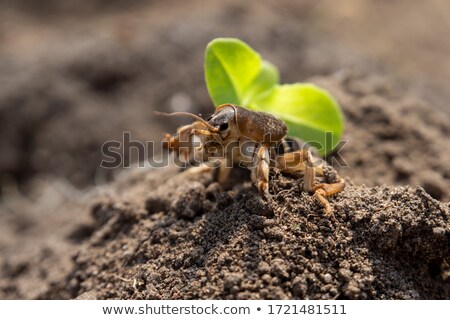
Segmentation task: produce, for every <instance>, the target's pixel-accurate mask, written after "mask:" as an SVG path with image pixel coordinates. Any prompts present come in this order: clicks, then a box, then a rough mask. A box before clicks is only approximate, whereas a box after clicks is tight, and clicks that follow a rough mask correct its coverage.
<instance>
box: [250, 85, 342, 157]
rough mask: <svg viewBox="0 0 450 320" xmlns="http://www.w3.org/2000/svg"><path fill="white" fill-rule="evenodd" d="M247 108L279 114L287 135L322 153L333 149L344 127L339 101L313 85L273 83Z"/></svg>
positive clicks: (324, 153)
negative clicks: (274, 84)
mask: <svg viewBox="0 0 450 320" xmlns="http://www.w3.org/2000/svg"><path fill="white" fill-rule="evenodd" d="M250 108H251V109H254V110H257V111H265V112H269V113H272V114H274V115H276V116H278V117H279V118H280V119H282V120H283V121H284V122H286V124H287V126H288V134H289V135H290V136H293V137H298V138H300V139H302V140H303V141H305V142H309V143H311V144H312V145H313V146H315V147H316V148H317V149H318V150H319V152H320V153H321V154H322V155H326V154H327V153H329V152H331V151H332V150H333V149H334V147H335V146H336V145H337V144H338V142H339V139H340V137H341V135H342V132H343V130H344V119H343V115H342V112H341V110H340V107H339V105H338V103H337V102H336V101H335V100H334V99H333V97H332V96H331V95H330V94H329V93H328V92H327V91H326V90H324V89H321V88H319V87H317V86H315V85H313V84H300V83H296V84H285V85H277V86H274V87H273V88H272V89H271V90H269V91H266V92H264V93H262V94H260V95H259V96H257V97H255V98H254V99H252V101H251V104H250Z"/></svg>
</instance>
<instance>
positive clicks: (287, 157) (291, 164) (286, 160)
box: [275, 150, 345, 215]
mask: <svg viewBox="0 0 450 320" xmlns="http://www.w3.org/2000/svg"><path fill="white" fill-rule="evenodd" d="M324 164H325V162H324V161H323V160H321V159H318V158H314V157H313V156H312V155H311V153H310V152H309V151H308V150H298V151H294V152H291V153H287V154H284V155H280V156H277V158H276V163H275V167H276V168H278V169H279V170H281V171H282V172H290V173H293V172H299V171H304V178H303V185H302V189H303V190H304V191H306V192H310V193H313V194H314V197H316V198H317V199H318V200H319V201H320V203H321V204H322V205H323V207H324V210H325V213H326V214H328V215H330V214H332V209H331V206H330V203H329V202H328V200H327V199H326V197H327V196H331V195H333V194H336V193H338V192H340V191H342V190H344V187H345V180H344V179H342V178H340V177H339V176H338V179H339V182H336V183H331V184H328V183H321V184H315V176H316V174H317V175H319V176H323V174H324V172H323V167H324Z"/></svg>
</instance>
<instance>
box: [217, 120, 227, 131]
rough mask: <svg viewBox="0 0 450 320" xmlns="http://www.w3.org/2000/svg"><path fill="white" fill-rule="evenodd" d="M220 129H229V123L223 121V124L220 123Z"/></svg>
mask: <svg viewBox="0 0 450 320" xmlns="http://www.w3.org/2000/svg"><path fill="white" fill-rule="evenodd" d="M219 129H220V130H222V131H223V130H227V129H228V123H227V122H225V123H222V124H221V125H220V127H219Z"/></svg>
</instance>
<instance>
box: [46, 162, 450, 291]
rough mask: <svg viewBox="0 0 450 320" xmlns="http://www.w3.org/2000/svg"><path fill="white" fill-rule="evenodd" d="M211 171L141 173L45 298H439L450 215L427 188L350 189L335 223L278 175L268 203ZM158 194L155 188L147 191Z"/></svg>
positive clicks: (103, 208)
mask: <svg viewBox="0 0 450 320" xmlns="http://www.w3.org/2000/svg"><path fill="white" fill-rule="evenodd" d="M212 176H213V175H212V174H211V173H210V172H201V170H200V169H198V168H194V169H189V170H187V171H185V172H182V173H177V170H176V169H165V170H161V171H154V170H150V171H148V172H146V173H144V172H138V173H137V174H136V175H134V177H131V178H128V179H127V180H125V181H123V182H121V183H119V184H118V185H117V186H116V191H117V194H118V197H109V198H105V199H103V200H101V201H99V202H98V203H97V204H96V205H95V206H94V208H93V210H92V214H93V216H94V217H95V220H96V223H97V225H98V226H99V227H98V228H97V230H96V232H95V233H94V234H93V236H92V237H91V238H90V239H88V241H87V242H86V243H84V244H83V245H82V247H81V249H80V250H79V252H78V253H77V254H76V256H75V257H74V269H73V272H71V273H70V274H69V275H68V276H67V278H66V279H65V281H64V282H63V283H60V284H58V286H57V287H58V288H64V289H59V290H56V288H53V289H52V290H50V291H49V292H48V294H47V295H44V297H45V298H75V297H80V295H81V297H80V298H83V297H88V298H98V299H111V298H120V299H130V298H131V299H141V298H144V299H180V298H182V299H211V298H215V299H224V298H226V299H290V298H301V299H337V298H339V299H340V298H342V299H345V298H352V299H358V298H359V299H367V298H379V299H412V298H414V299H445V298H448V297H449V296H450V291H449V289H450V286H449V282H448V274H449V269H448V265H446V262H445V259H448V257H449V255H450V252H449V246H448V243H449V242H450V228H449V211H448V209H449V208H448V205H444V204H442V203H440V202H438V201H437V200H434V199H433V198H432V197H430V196H429V195H428V194H427V193H426V192H425V191H424V190H423V189H422V188H420V187H417V188H412V187H375V188H366V187H361V186H353V185H351V186H348V187H347V188H346V189H345V191H344V192H342V193H340V194H339V195H338V196H336V197H335V198H334V199H332V200H331V203H332V207H333V208H334V216H335V219H331V218H330V217H326V216H324V215H323V211H322V208H321V206H320V203H317V202H316V201H314V200H313V198H312V197H311V196H309V195H308V194H305V193H303V192H300V190H299V188H298V180H296V179H294V178H289V177H284V176H281V175H278V174H275V175H274V176H272V178H271V187H270V191H271V194H273V195H274V196H273V197H272V198H271V199H270V200H269V201H264V200H262V199H261V197H260V196H259V195H258V194H257V192H256V190H255V188H254V187H253V186H252V185H251V184H250V183H248V182H243V181H239V180H237V181H234V183H233V187H232V188H231V189H229V190H227V191H221V187H220V186H219V185H218V184H217V183H215V182H214V180H213V178H212ZM150 190H153V191H150Z"/></svg>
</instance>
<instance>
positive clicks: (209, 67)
mask: <svg viewBox="0 0 450 320" xmlns="http://www.w3.org/2000/svg"><path fill="white" fill-rule="evenodd" d="M205 79H206V85H207V87H208V92H209V94H210V96H211V98H212V100H213V102H214V104H215V105H216V106H218V105H221V104H223V103H233V104H238V105H241V106H245V105H246V104H247V103H248V102H249V101H250V100H251V99H252V98H253V97H254V96H255V95H257V94H259V93H261V92H263V91H266V90H268V89H270V88H271V87H272V86H273V85H274V84H276V83H277V82H278V79H279V75H278V71H277V69H276V68H275V66H273V65H271V64H270V63H268V62H265V61H262V59H261V56H260V55H259V54H258V53H257V52H256V51H254V50H253V49H252V48H251V47H250V46H248V45H247V44H246V43H244V42H242V41H241V40H238V39H234V38H218V39H215V40H213V41H211V42H210V43H209V44H208V46H207V47H206V51H205Z"/></svg>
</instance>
